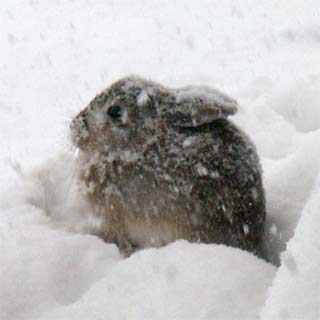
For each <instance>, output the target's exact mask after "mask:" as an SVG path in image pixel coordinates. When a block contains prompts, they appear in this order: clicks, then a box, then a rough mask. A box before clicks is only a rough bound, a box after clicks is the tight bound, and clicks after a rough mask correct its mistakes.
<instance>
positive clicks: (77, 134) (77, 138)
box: [70, 112, 89, 147]
mask: <svg viewBox="0 0 320 320" xmlns="http://www.w3.org/2000/svg"><path fill="white" fill-rule="evenodd" d="M70 133H71V140H72V142H73V143H74V144H75V145H76V146H78V147H81V144H83V143H84V142H85V141H86V140H87V139H88V137H89V126H88V121H87V118H86V117H85V116H84V114H83V113H82V112H81V113H80V114H79V115H78V116H77V117H76V118H74V119H73V120H72V121H71V123H70Z"/></svg>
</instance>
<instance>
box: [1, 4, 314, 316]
mask: <svg viewBox="0 0 320 320" xmlns="http://www.w3.org/2000/svg"><path fill="white" fill-rule="evenodd" d="M1 7H2V10H1V11H0V26H1V30H2V32H1V34H0V40H1V43H2V46H1V51H0V69H1V72H0V93H1V95H0V110H1V117H0V139H1V146H0V247H1V251H0V319H1V320H2V319H4V320H13V319H14V320H15V319H18V320H19V319H105V318H108V319H235V318H236V319H259V318H260V319H263V320H266V319H301V318H303V319H318V318H319V305H320V304H319V301H320V300H319V299H320V296H319V290H320V283H319V280H318V278H319V277H318V274H319V272H320V270H319V265H320V258H319V257H320V254H319V247H320V245H319V239H320V237H319V235H318V232H317V231H318V229H319V224H320V221H319V206H320V202H319V199H320V162H319V157H320V148H319V145H320V144H319V142H320V108H319V98H320V95H319V92H320V77H319V75H320V63H319V62H320V61H319V56H320V55H319V54H320V48H319V44H320V37H319V28H318V25H319V15H320V8H319V6H318V3H317V1H315V0H293V1H290V4H288V3H287V2H285V1H276V0H271V1H265V2H259V4H257V2H256V1H253V0H244V1H241V5H240V3H239V1H236V0H227V1H224V2H221V1H219V2H218V1H211V0H201V1H198V2H197V3H195V2H194V1H191V0H190V1H182V0H178V1H174V2H173V1H171V2H170V1H166V0H160V1H157V2H153V1H148V0H139V1H135V2H134V4H133V2H132V1H129V0H122V1H112V0H109V1H104V2H102V1H101V2H99V1H94V0H79V1H71V0H70V1H60V0H52V1H50V2H49V1H46V2H44V1H42V2H40V1H36V0H30V1H23V2H22V1H19V0H10V1H9V0H3V1H2V3H1ZM128 74H140V75H141V76H143V77H147V78H151V79H154V80H155V81H158V82H160V83H163V84H164V85H166V86H171V87H181V86H182V87H183V86H187V85H199V86H204V87H206V86H213V87H215V88H217V89H218V90H219V91H220V90H221V91H222V92H226V93H227V94H228V95H230V96H231V97H234V98H236V100H237V101H238V103H239V106H238V109H239V111H238V113H237V114H236V115H235V116H234V117H232V119H233V121H234V122H235V123H236V124H237V125H239V126H240V127H241V128H242V129H243V130H244V131H245V132H247V133H248V135H249V136H250V137H251V139H252V140H253V141H254V142H255V144H256V145H257V149H258V153H259V155H260V158H261V161H262V167H263V171H264V184H265V188H266V194H267V210H268V228H269V230H270V250H272V252H273V254H274V256H275V259H277V258H278V256H279V255H280V254H282V255H281V262H282V264H281V266H280V267H279V268H278V269H276V267H274V266H272V265H270V264H267V263H266V262H264V261H262V260H259V259H258V258H255V257H254V256H252V255H250V254H248V253H246V252H242V251H240V250H238V249H232V248H227V247H224V246H218V245H203V244H189V243H186V242H184V241H179V242H176V243H173V244H171V245H169V246H167V247H165V248H161V249H150V250H145V251H142V252H138V253H136V254H133V255H132V256H131V257H130V258H126V259H124V258H122V257H121V256H120V254H119V251H118V249H117V248H116V247H115V246H114V245H107V244H105V243H103V242H102V241H101V240H100V239H98V238H96V237H94V236H90V235H88V232H90V230H93V229H94V228H95V226H96V225H97V224H99V223H100V221H99V220H98V219H97V218H94V217H93V216H92V215H91V213H90V209H89V208H87V207H86V204H85V203H84V202H83V201H82V199H81V198H80V196H79V193H78V190H77V187H76V185H75V183H74V176H75V166H76V164H75V163H74V155H75V150H74V149H73V148H72V147H71V145H70V142H69V137H68V134H69V131H68V130H69V129H68V126H69V123H70V120H71V119H72V117H73V116H74V115H75V114H76V113H77V112H78V111H79V110H80V109H82V108H83V107H84V106H85V105H86V104H87V103H88V102H89V101H90V100H91V99H92V98H93V97H94V96H95V95H96V94H97V93H98V92H100V91H101V90H103V89H104V88H106V87H107V86H108V85H109V84H110V83H111V82H113V81H115V80H116V79H118V78H120V77H122V76H125V75H128ZM145 98H146V97H143V96H142V97H141V103H143V102H144V100H145ZM192 143H193V141H186V142H185V147H188V146H189V145H190V144H192ZM200 171H201V170H200ZM253 192H254V191H253ZM286 246H287V248H286Z"/></svg>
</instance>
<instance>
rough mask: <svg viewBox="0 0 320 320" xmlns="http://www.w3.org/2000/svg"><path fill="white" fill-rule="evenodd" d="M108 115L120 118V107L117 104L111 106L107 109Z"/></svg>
mask: <svg viewBox="0 0 320 320" xmlns="http://www.w3.org/2000/svg"><path fill="white" fill-rule="evenodd" d="M108 116H109V117H111V118H113V119H118V118H121V116H122V108H121V107H120V106H118V105H115V106H111V107H110V108H109V109H108Z"/></svg>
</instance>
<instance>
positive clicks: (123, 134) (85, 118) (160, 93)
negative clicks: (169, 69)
mask: <svg viewBox="0 0 320 320" xmlns="http://www.w3.org/2000/svg"><path fill="white" fill-rule="evenodd" d="M236 111H237V103H236V101H235V100H233V99H231V98H230V97H228V96H226V95H225V94H222V93H221V92H219V91H217V90H214V89H211V88H208V87H195V86H190V87H183V88H179V89H169V88H166V87H163V86H161V85H159V84H157V83H154V82H152V81H148V80H144V79H142V78H139V77H128V78H124V79H121V80H119V81H117V82H115V83H114V84H113V85H111V86H110V87H109V88H107V89H106V90H104V91H103V92H102V93H100V94H99V95H97V96H96V97H95V98H94V99H93V100H92V101H91V102H90V104H89V105H88V106H87V107H86V108H85V109H84V110H83V111H81V112H80V113H79V114H78V115H77V116H76V117H75V118H74V119H73V121H72V123H71V125H70V129H71V137H72V140H73V143H74V144H75V145H76V146H77V147H79V148H80V149H82V150H83V151H85V152H90V153H94V152H99V153H110V152H124V151H126V152H127V151H129V152H136V153H139V152H142V151H143V149H144V148H145V147H146V145H148V144H149V143H150V142H152V141H154V140H155V139H158V138H159V137H160V140H161V135H167V134H168V133H170V131H174V130H176V129H177V128H181V127H200V126H202V125H204V124H206V123H210V122H212V121H215V120H217V119H223V118H226V117H227V116H229V115H232V114H234V113H236ZM164 140H165V139H164Z"/></svg>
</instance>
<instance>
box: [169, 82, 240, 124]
mask: <svg viewBox="0 0 320 320" xmlns="http://www.w3.org/2000/svg"><path fill="white" fill-rule="evenodd" d="M173 93H174V96H175V107H174V108H170V109H169V110H168V114H167V117H166V118H167V121H169V122H170V123H171V124H172V125H174V126H178V127H197V126H200V125H202V124H205V123H210V122H212V121H215V120H218V119H225V118H227V117H228V116H230V115H233V114H235V113H236V112H237V111H238V108H237V107H238V104H237V102H236V101H235V100H234V99H232V98H230V97H229V96H227V95H225V94H224V93H222V92H220V91H218V90H215V89H213V88H208V87H196V86H188V87H184V88H180V89H176V90H173Z"/></svg>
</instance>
